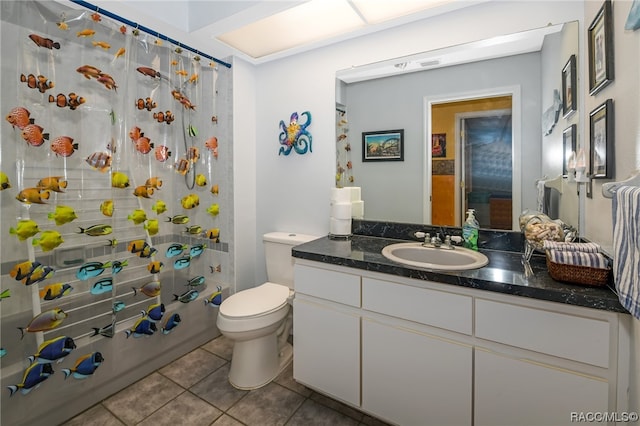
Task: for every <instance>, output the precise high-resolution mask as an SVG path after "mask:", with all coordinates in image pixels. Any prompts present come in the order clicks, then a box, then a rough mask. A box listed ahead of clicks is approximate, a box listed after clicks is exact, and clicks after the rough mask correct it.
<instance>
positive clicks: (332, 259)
mask: <svg viewBox="0 0 640 426" xmlns="http://www.w3.org/2000/svg"><path fill="white" fill-rule="evenodd" d="M398 242H407V241H406V240H401V239H394V238H384V237H372V236H364V235H353V236H352V237H351V239H350V240H343V241H340V240H333V239H330V238H329V237H323V238H319V239H317V240H314V241H311V242H308V243H304V244H301V245H299V246H296V247H294V248H293V249H292V256H293V257H295V258H299V259H307V260H313V261H317V262H322V263H327V264H331V265H339V266H346V267H350V268H356V269H363V270H366V271H373V272H380V273H384V274H391V275H398V276H403V277H408V278H415V279H419V280H429V281H435V282H440V283H444V284H450V285H458V286H463V287H470V288H476V289H479V290H487V291H495V292H498V293H504V294H511V295H514V296H522V297H531V298H534V299H539V300H547V301H551V302H559V303H566V304H570V305H576V306H582V307H587V308H593V309H601V310H606V311H612V312H621V313H628V311H627V310H626V309H624V308H623V307H622V305H621V304H620V302H619V301H618V296H617V294H616V293H615V292H614V291H613V289H612V288H611V287H610V286H603V287H594V286H581V285H575V284H566V283H561V282H558V281H555V280H553V279H552V278H551V277H550V276H549V273H548V271H547V266H546V263H545V257H544V256H542V255H534V256H533V258H532V259H531V267H532V270H533V275H532V276H529V277H527V276H525V273H524V268H523V266H522V264H521V259H522V254H521V253H518V252H514V251H501V250H491V249H481V250H480V251H481V252H482V253H484V254H485V255H486V256H487V257H488V258H489V264H488V265H487V266H485V267H483V268H480V269H474V270H469V271H452V272H446V271H427V270H422V269H416V268H413V267H410V266H405V265H402V264H400V263H396V262H393V261H391V260H389V259H387V258H386V257H384V256H383V255H382V253H381V252H382V248H383V247H385V246H386V245H389V244H394V243H398Z"/></svg>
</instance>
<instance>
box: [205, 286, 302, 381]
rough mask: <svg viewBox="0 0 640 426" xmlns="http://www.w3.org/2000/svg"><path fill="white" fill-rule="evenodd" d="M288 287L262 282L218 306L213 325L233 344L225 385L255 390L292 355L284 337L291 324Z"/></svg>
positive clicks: (273, 376) (268, 379)
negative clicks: (227, 379) (215, 321)
mask: <svg viewBox="0 0 640 426" xmlns="http://www.w3.org/2000/svg"><path fill="white" fill-rule="evenodd" d="M292 295H293V292H292V291H291V290H290V289H289V287H287V286H284V285H280V284H275V283H270V282H266V283H264V284H262V285H260V286H258V287H254V288H251V289H248V290H243V291H241V292H239V293H236V294H234V295H233V296H231V297H229V298H227V299H226V300H225V301H224V302H223V303H222V304H221V305H220V312H219V313H218V319H217V326H218V329H219V330H220V332H221V333H222V334H224V335H225V336H226V337H227V338H229V339H230V340H233V341H234V346H233V356H232V360H231V369H230V370H229V382H230V383H231V384H232V385H233V386H234V387H236V388H238V389H256V388H259V387H261V386H264V385H266V384H267V383H269V382H271V381H272V380H273V379H274V378H275V377H276V376H277V375H278V374H279V373H280V371H281V370H282V369H283V368H284V367H286V366H287V364H288V363H289V362H290V361H291V358H292V356H293V350H292V348H291V345H290V344H289V343H286V341H285V342H281V341H280V340H281V339H285V340H286V338H287V337H288V334H289V330H290V324H287V322H290V321H291V318H290V317H291V315H290V313H291V305H290V299H291V296H292Z"/></svg>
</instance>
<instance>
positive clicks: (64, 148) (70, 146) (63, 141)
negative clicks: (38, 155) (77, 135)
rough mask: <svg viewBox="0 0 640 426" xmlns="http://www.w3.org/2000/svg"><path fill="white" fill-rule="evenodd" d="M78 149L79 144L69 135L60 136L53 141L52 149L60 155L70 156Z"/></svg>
mask: <svg viewBox="0 0 640 426" xmlns="http://www.w3.org/2000/svg"><path fill="white" fill-rule="evenodd" d="M76 149H78V144H77V143H73V138H70V137H69V136H58V137H56V138H55V139H54V140H52V141H51V151H53V152H54V153H55V154H56V155H57V156H59V157H70V156H71V154H73V153H74V152H75V150H76Z"/></svg>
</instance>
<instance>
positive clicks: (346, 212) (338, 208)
mask: <svg viewBox="0 0 640 426" xmlns="http://www.w3.org/2000/svg"><path fill="white" fill-rule="evenodd" d="M331 217H333V218H335V219H351V203H335V202H334V203H331Z"/></svg>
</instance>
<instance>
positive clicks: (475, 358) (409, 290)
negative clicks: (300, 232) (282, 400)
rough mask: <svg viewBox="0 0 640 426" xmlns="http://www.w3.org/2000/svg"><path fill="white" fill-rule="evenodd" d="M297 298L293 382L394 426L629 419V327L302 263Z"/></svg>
mask: <svg viewBox="0 0 640 426" xmlns="http://www.w3.org/2000/svg"><path fill="white" fill-rule="evenodd" d="M295 287H296V296H295V299H294V379H295V380H297V381H299V382H301V383H303V384H305V385H307V386H309V387H311V388H312V389H315V390H317V391H319V392H323V393H326V394H327V395H329V396H332V397H334V398H337V399H340V400H342V401H344V402H346V403H347V404H349V405H352V406H353V407H356V408H358V409H360V410H362V411H364V412H366V413H369V414H372V415H374V416H376V417H379V418H380V419H382V420H385V421H387V422H390V423H394V424H399V425H408V426H410V425H418V426H428V425H447V424H451V425H476V426H479V425H491V426H498V425H551V424H553V425H563V424H567V425H569V424H572V418H573V417H572V413H575V414H583V415H584V413H589V412H602V413H605V412H607V413H622V412H625V411H627V410H628V405H629V404H628V386H629V374H630V372H629V358H628V357H629V353H630V351H629V344H630V343H629V342H630V338H629V327H630V316H629V315H625V314H619V313H615V312H608V311H604V310H598V309H590V308H584V307H578V306H573V305H568V304H563V303H554V302H547V301H540V300H537V299H531V298H525V297H519V296H512V295H506V294H502V293H496V292H489V291H482V290H476V289H471V288H466V287H458V286H455V285H446V284H440V283H436V282H429V281H422V280H415V279H410V278H405V277H400V276H394V275H387V274H382V273H377V272H371V271H365V270H359V269H351V268H346V267H338V266H333V265H328V264H324V263H320V262H313V261H308V260H302V259H296V266H295ZM574 422H575V420H574Z"/></svg>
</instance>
